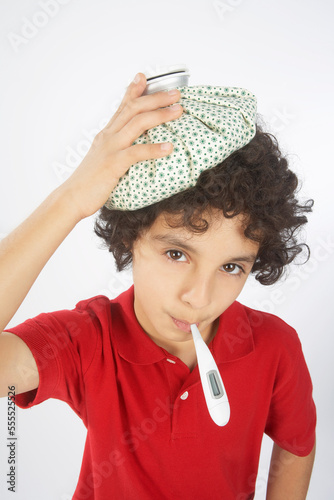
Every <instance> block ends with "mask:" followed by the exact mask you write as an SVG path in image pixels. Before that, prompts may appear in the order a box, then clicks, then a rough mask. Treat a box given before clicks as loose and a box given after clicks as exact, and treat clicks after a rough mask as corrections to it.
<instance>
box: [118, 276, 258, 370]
mask: <svg viewBox="0 0 334 500" xmlns="http://www.w3.org/2000/svg"><path fill="white" fill-rule="evenodd" d="M133 304H134V286H133V285H132V286H131V287H130V288H129V289H128V290H127V291H125V292H123V293H122V294H121V295H119V296H118V297H117V298H116V299H114V300H112V301H111V307H112V316H111V321H112V332H113V336H115V338H116V346H117V350H118V353H119V355H120V356H122V358H124V359H126V360H127V361H129V362H130V363H134V364H138V365H148V364H152V363H157V362H159V361H161V360H163V359H166V358H168V356H169V354H168V352H167V351H166V350H165V349H163V348H162V347H160V346H158V345H157V344H155V342H153V340H152V339H151V338H150V337H149V336H148V335H147V334H146V333H145V331H144V330H143V329H142V327H141V326H140V324H139V323H138V321H137V318H136V315H135V312H134V307H133ZM117 311H118V312H117ZM209 348H210V350H211V351H212V353H213V356H214V358H215V361H216V363H217V365H218V364H219V363H227V362H230V361H234V360H236V359H239V358H242V357H244V356H247V355H248V354H249V353H251V352H252V351H253V350H254V341H253V333H252V328H251V325H250V322H249V318H248V315H247V312H246V308H245V306H243V305H242V304H240V303H239V302H237V301H235V302H233V303H232V304H231V305H230V307H228V309H226V311H224V312H223V314H222V315H221V316H220V318H219V325H218V330H217V333H216V335H215V337H214V339H213V340H212V342H211V343H210V344H209Z"/></svg>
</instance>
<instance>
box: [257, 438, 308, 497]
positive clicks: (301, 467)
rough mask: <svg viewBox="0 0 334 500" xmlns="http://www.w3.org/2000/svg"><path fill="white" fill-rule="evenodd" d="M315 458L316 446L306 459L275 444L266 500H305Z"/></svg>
mask: <svg viewBox="0 0 334 500" xmlns="http://www.w3.org/2000/svg"><path fill="white" fill-rule="evenodd" d="M314 457H315V446H314V448H313V450H312V451H311V453H310V454H309V455H307V456H306V457H298V456H297V455H294V454H292V453H290V452H288V451H286V450H283V449H282V448H280V447H279V446H278V445H277V444H274V447H273V452H272V455H271V463H270V471H269V478H268V487H267V497H266V500H282V499H284V500H305V499H306V495H307V490H308V487H309V483H310V479H311V473H312V468H313V462H314Z"/></svg>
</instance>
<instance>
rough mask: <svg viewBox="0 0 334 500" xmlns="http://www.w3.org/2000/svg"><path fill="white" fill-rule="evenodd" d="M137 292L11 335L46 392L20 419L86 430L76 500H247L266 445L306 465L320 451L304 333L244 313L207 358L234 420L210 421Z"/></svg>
mask: <svg viewBox="0 0 334 500" xmlns="http://www.w3.org/2000/svg"><path fill="white" fill-rule="evenodd" d="M133 299H134V290H133V287H131V288H130V289H129V290H128V291H126V292H125V293H123V294H121V295H120V296H119V297H118V298H116V299H115V300H112V301H110V300H109V299H108V298H107V297H104V296H98V297H93V298H91V299H88V300H84V301H81V302H79V303H78V304H77V306H76V308H75V309H74V310H72V311H68V310H64V311H58V312H54V313H47V314H40V315H39V316H37V317H36V318H34V319H29V320H27V321H25V322H24V323H23V324H21V325H19V326H17V327H15V328H10V329H9V330H8V331H11V332H12V333H15V334H16V335H18V336H20V337H21V338H22V339H23V340H24V341H25V342H26V344H27V345H28V347H29V348H30V349H31V351H32V353H33V355H34V357H35V359H36V362H37V366H38V370H39V375H40V383H39V387H38V389H36V390H34V391H30V392H27V393H24V394H21V395H18V396H17V397H16V403H17V404H18V406H20V407H21V408H28V407H31V406H33V405H36V404H39V403H41V402H42V401H45V400H46V399H48V398H56V399H60V400H62V401H65V402H66V403H68V404H69V405H70V406H71V408H72V409H73V410H74V411H75V412H76V413H77V414H78V415H79V417H80V418H81V419H82V420H83V422H84V424H85V426H86V427H87V438H86V444H85V450H84V455H83V461H82V467H81V472H80V476H79V480H78V485H77V488H76V491H75V493H74V496H73V499H75V500H109V499H113V498H114V499H117V500H121V499H134V498H135V499H136V500H156V499H159V500H165V499H166V500H187V499H189V500H193V499H194V498H196V499H201V500H205V499H213V500H215V499H217V500H218V499H219V500H221V499H222V498H223V499H224V500H249V499H252V498H253V496H254V489H255V481H256V474H257V468H258V460H259V454H260V448H261V441H262V437H263V433H264V432H265V433H266V434H268V435H269V436H270V437H271V438H272V439H273V440H274V441H275V442H276V443H277V444H278V445H279V446H281V447H282V448H284V449H286V450H288V451H290V452H291V453H294V454H296V455H299V456H305V455H308V454H309V453H310V452H311V450H312V448H313V445H314V440H315V421H316V414H315V406H314V403H313V399H312V383H311V380H310V376H309V372H308V369H307V366H306V364H305V360H304V357H303V353H302V349H301V345H300V341H299V339H298V336H297V334H296V332H295V331H294V330H293V329H292V328H291V327H290V326H288V325H287V324H286V323H284V322H283V321H282V320H280V319H279V318H277V317H276V316H273V315H271V314H267V313H263V312H259V311H254V310H252V309H250V308H248V307H245V306H243V305H241V304H240V303H238V302H234V303H233V304H232V305H231V306H230V307H229V308H228V309H227V310H226V311H225V312H224V313H223V314H222V315H221V317H220V322H219V327H218V331H217V334H216V336H215V338H214V339H213V341H212V342H211V343H210V345H209V347H210V349H211V351H212V353H213V355H214V358H215V360H216V363H217V365H218V368H219V370H220V372H221V374H222V378H223V381H224V385H225V388H226V391H227V394H228V396H229V401H230V405H231V418H230V421H229V423H228V424H227V425H226V426H225V427H218V426H217V425H216V424H215V423H214V422H213V421H212V420H211V418H210V416H209V413H208V410H207V408H206V404H205V399H204V395H203V391H202V386H201V383H200V378H199V373H198V368H197V367H196V368H195V369H194V370H193V371H192V372H190V370H189V368H188V367H187V366H186V365H185V364H184V363H183V362H182V361H180V360H179V359H178V358H177V357H175V356H173V355H171V354H169V353H168V352H167V351H166V350H165V349H163V348H161V347H159V346H157V345H156V344H155V343H154V342H153V341H152V340H151V339H150V338H149V337H148V336H147V334H146V333H145V332H144V330H143V329H142V328H141V327H140V325H139V324H138V322H137V320H136V317H135V314H134V310H133Z"/></svg>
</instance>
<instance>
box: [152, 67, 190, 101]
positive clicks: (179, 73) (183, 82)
mask: <svg viewBox="0 0 334 500" xmlns="http://www.w3.org/2000/svg"><path fill="white" fill-rule="evenodd" d="M145 76H146V81H147V85H146V88H145V90H144V92H143V93H142V95H148V94H154V92H160V91H162V90H169V89H174V88H175V87H188V83H189V76H190V73H189V70H188V68H187V67H186V66H185V65H184V64H174V65H173V66H164V67H160V68H159V70H157V71H155V72H154V73H152V72H146V74H145Z"/></svg>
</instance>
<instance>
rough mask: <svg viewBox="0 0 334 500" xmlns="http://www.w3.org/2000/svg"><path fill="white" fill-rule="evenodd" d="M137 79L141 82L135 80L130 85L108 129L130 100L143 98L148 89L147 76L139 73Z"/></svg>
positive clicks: (108, 124)
mask: <svg viewBox="0 0 334 500" xmlns="http://www.w3.org/2000/svg"><path fill="white" fill-rule="evenodd" d="M136 77H138V78H139V80H138V81H137V82H135V80H132V82H131V83H130V85H128V87H127V89H126V92H125V94H124V97H123V99H122V102H121V104H120V105H119V107H118V108H117V110H116V112H115V113H114V115H113V116H112V117H111V119H110V120H109V122H108V123H107V125H106V128H107V127H109V126H110V125H111V124H112V123H113V122H114V121H115V119H116V118H117V117H118V115H119V114H120V113H121V112H122V110H123V108H124V107H125V106H126V104H127V103H128V102H129V100H131V99H133V98H136V97H139V96H141V95H142V93H143V92H144V90H145V87H146V76H145V75H144V73H138V74H137V75H136ZM136 77H135V78H136Z"/></svg>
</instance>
